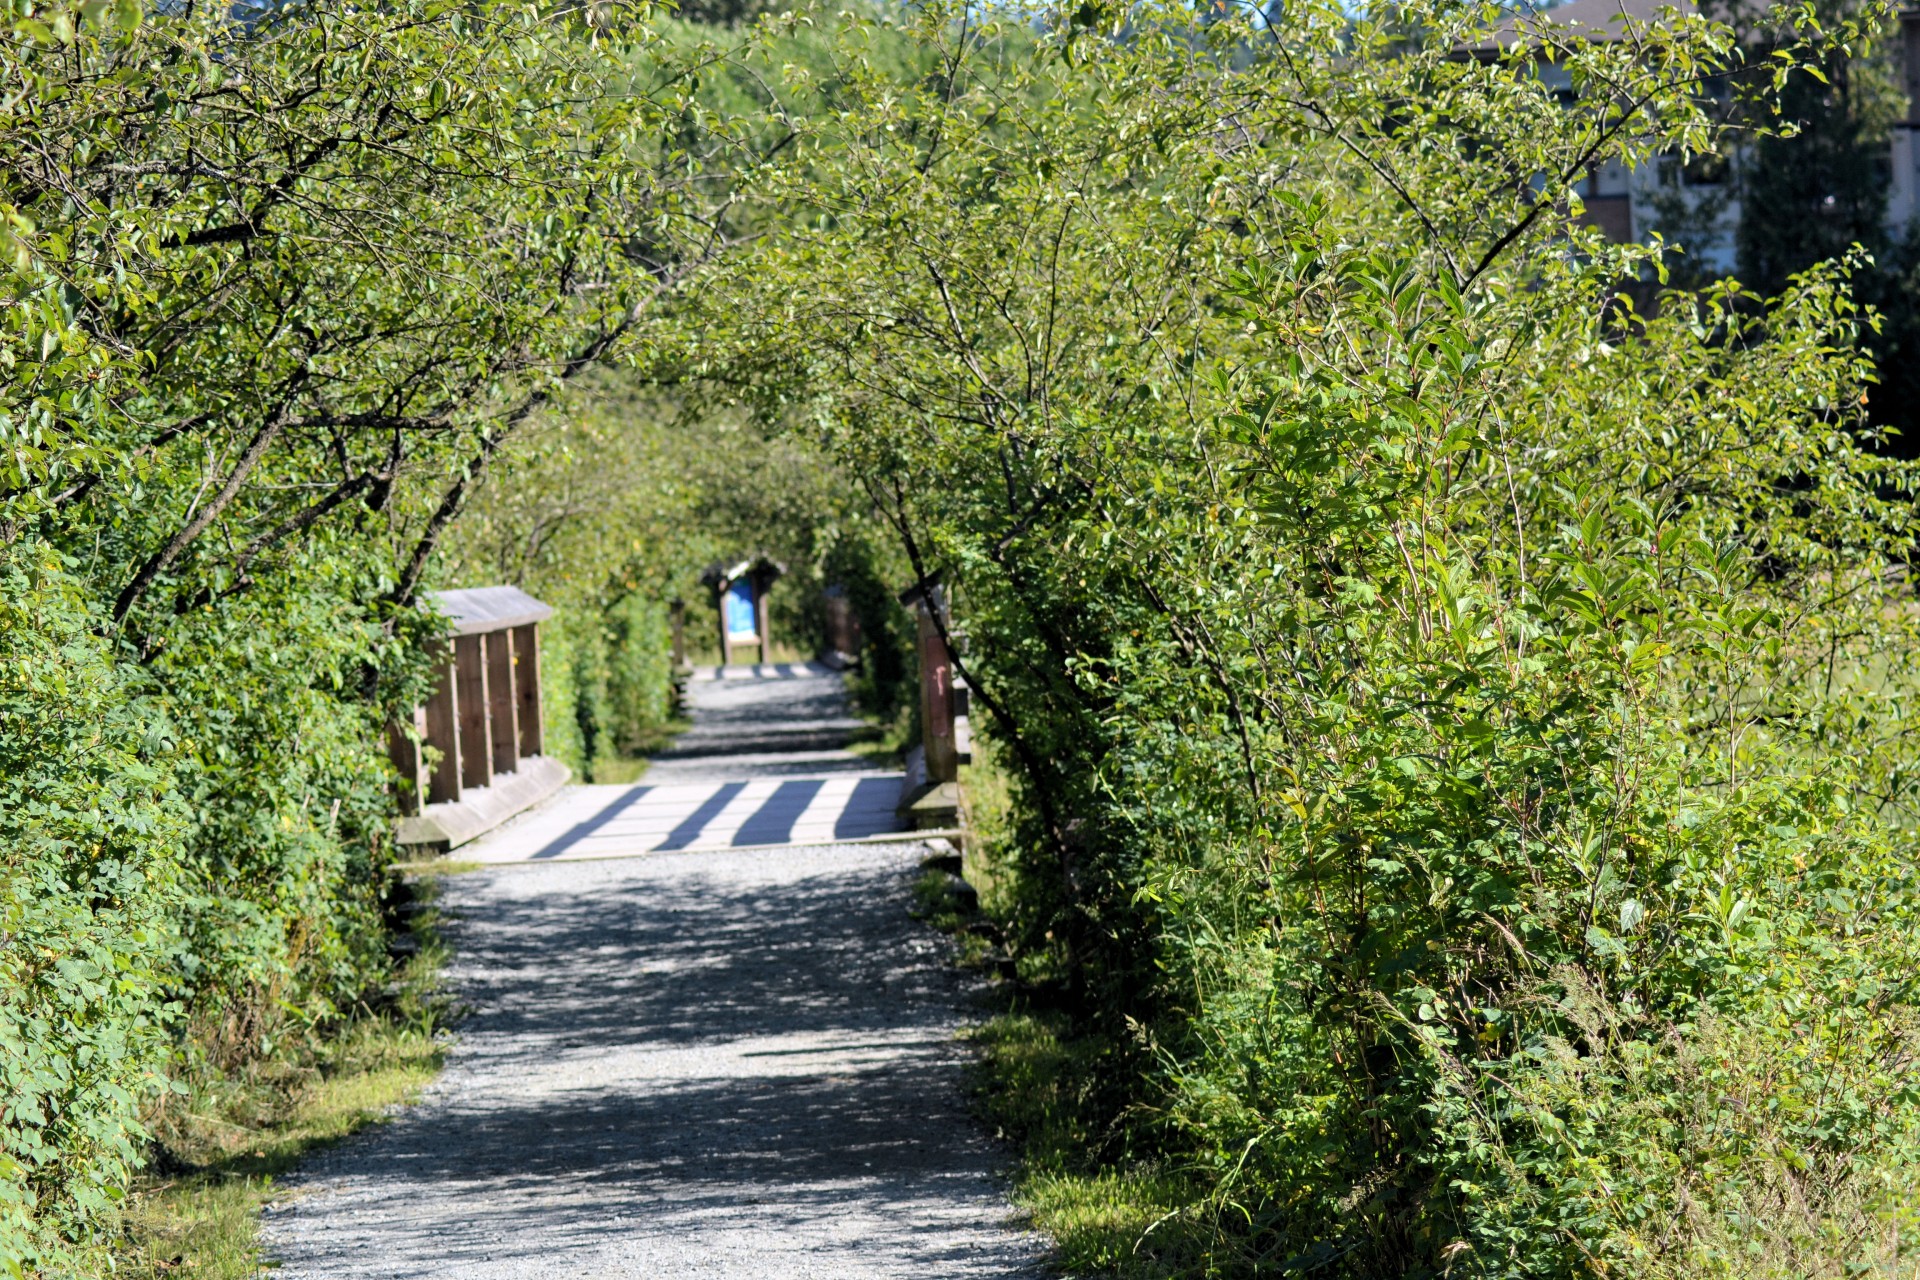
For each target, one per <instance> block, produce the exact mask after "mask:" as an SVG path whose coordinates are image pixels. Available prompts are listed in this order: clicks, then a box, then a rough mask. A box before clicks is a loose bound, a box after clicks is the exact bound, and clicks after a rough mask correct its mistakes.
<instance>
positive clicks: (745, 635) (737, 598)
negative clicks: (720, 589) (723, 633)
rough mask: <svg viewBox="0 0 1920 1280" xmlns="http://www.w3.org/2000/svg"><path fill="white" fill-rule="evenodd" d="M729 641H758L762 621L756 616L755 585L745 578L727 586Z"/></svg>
mask: <svg viewBox="0 0 1920 1280" xmlns="http://www.w3.org/2000/svg"><path fill="white" fill-rule="evenodd" d="M726 610H727V614H726V616H727V639H729V640H758V639H759V638H760V621H759V619H758V618H756V617H755V616H754V609H753V584H752V583H751V582H749V581H747V580H746V579H745V578H742V579H740V580H739V581H738V582H731V583H728V584H727V597H726Z"/></svg>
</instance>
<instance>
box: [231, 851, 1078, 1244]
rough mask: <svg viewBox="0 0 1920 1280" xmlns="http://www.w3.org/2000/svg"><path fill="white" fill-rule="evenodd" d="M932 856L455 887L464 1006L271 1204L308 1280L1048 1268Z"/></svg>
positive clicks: (658, 863)
mask: <svg viewBox="0 0 1920 1280" xmlns="http://www.w3.org/2000/svg"><path fill="white" fill-rule="evenodd" d="M924 853H925V847H924V846H923V845H919V844H900V845H859V846H848V845H839V846H826V847H812V848H791V849H780V850H761V851H749V852H742V853H731V852H717V853H686V854H662V855H655V856H650V857H644V858H634V859H627V860H619V861H609V862H592V863H574V864H568V863H552V864H543V865H538V866H531V867H529V866H510V867H501V868H499V869H497V870H489V871H485V872H477V873H469V874H465V875H459V876H454V877H450V878H449V879H448V880H447V881H446V882H445V892H444V898H443V901H444V903H445V905H446V907H447V908H448V911H449V914H450V915H451V916H452V917H453V919H452V920H451V921H450V923H449V925H448V931H449V934H450V937H451V940H452V942H453V944H454V948H455V956H456V959H455V961H454V963H453V965H452V967H451V972H450V977H451V980H452V982H453V984H454V987H455V989H456V990H457V991H458V992H459V994H460V996H461V997H462V999H463V1000H464V1001H465V1002H467V1003H468V1004H469V1005H470V1006H471V1010H472V1011H471V1013H470V1014H469V1015H468V1016H467V1018H466V1019H465V1021H464V1022H462V1024H461V1025H460V1027H459V1031H458V1040H457V1042H456V1044H455V1045H454V1047H453V1050H452V1054H451V1059H450V1062H449V1065H448V1067H447V1070H446V1072H445V1073H444V1075H443V1076H442V1077H441V1078H440V1080H439V1081H437V1082H436V1083H435V1084H434V1086H433V1087H432V1088H431V1089H430V1090H429V1092H428V1095H427V1097H426V1098H425V1100H424V1101H423V1102H422V1103H421V1104H420V1105H419V1106H416V1107H412V1108H409V1109H406V1110H404V1111H402V1112H401V1113H400V1114H399V1115H398V1116H396V1117H395V1118H394V1119H393V1120H392V1121H391V1122H389V1123H388V1124H386V1125H383V1126H379V1127H376V1128H374V1129H372V1130H369V1131H366V1132H364V1133H362V1134H361V1135H359V1136H358V1137H356V1138H354V1139H351V1140H349V1141H347V1142H345V1143H343V1144H341V1145H340V1146H338V1147H335V1148H332V1149H331V1150H328V1151H326V1152H323V1153H321V1154H320V1155H319V1156H318V1157H316V1158H315V1159H314V1160H313V1161H312V1162H311V1163H310V1165H309V1166H308V1167H307V1168H306V1169H305V1170H303V1172H302V1173H301V1174H300V1175H299V1176H298V1177H297V1178H296V1179H294V1180H293V1181H291V1182H290V1183H289V1184H288V1186H287V1187H286V1191H285V1194H284V1195H283V1196H282V1198H281V1199H280V1201H279V1202H278V1203H277V1204H276V1205H275V1206H274V1207H273V1208H272V1209H270V1210H269V1212H268V1214H267V1218H266V1244H267V1252H268V1254H269V1256H270V1257H271V1258H273V1259H275V1260H277V1262H278V1263H279V1264H280V1271H279V1274H280V1275H282V1276H285V1277H288V1278H289V1280H296V1278H297V1280H305V1278H307V1277H315V1278H318V1277H328V1278H335V1277H340V1278H344V1277H374V1276H381V1277H409V1278H411V1277H441V1276H445V1277H455V1276H458V1277H471V1278H473V1280H493V1278H495V1277H499V1278H505V1277H545V1276H556V1277H558V1276H567V1277H583V1278H599V1277H608V1278H611V1277H649V1278H651V1277H663V1278H664V1277H680V1276H687V1277H742V1278H746V1277H753V1278H755V1280H788V1278H792V1280H799V1278H800V1277H821V1278H823V1280H856V1278H864V1277H881V1276H888V1277H891V1276H902V1277H904V1276H935V1277H988V1276H992V1277H1029V1276H1032V1277H1037V1276H1039V1275H1041V1274H1044V1271H1043V1268H1042V1265H1041V1263H1042V1259H1043V1256H1044V1250H1043V1249H1042V1247H1041V1245H1040V1243H1039V1241H1038V1240H1037V1239H1036V1238H1035V1237H1034V1236H1032V1235H1031V1234H1028V1233H1025V1232H1023V1231H1021V1230H1019V1229H1018V1228H1017V1226H1016V1225H1015V1224H1013V1222H1012V1221H1011V1214H1010V1210H1009V1207H1008V1205H1007V1202H1006V1199H1005V1196H1004V1193H1003V1190H1002V1189H1001V1187H1000V1186H999V1185H998V1184H997V1182H996V1180H995V1177H994V1171H995V1167H996V1164H997V1163H998V1160H999V1158H1000V1153H999V1152H997V1151H996V1149H995V1148H994V1147H993V1146H992V1144H991V1143H989V1142H988V1141H987V1140H986V1139H985V1137H984V1136H983V1135H982V1134H981V1133H980V1131H979V1129H978V1127H977V1126H976V1125H975V1124H974V1123H973V1122H972V1120H971V1119H970V1118H969V1116H968V1114H967V1110H966V1106H965V1102H964V1098H963V1096H962V1090H961V1078H960V1072H961V1070H962V1066H963V1061H964V1051H963V1050H962V1048H961V1047H960V1046H959V1045H958V1044H957V1043H956V1041H955V1039H954V1033H955V1031H956V1030H957V1029H958V1028H959V1026H960V1025H961V1021H962V1015H961V1006H962V1004H963V999H962V997H963V994H964V993H963V991H962V988H961V979H960V978H959V977H958V976H957V975H956V974H955V973H954V971H953V970H952V969H951V968H949V967H948V966H947V965H946V963H945V953H944V945H945V944H944V941H943V940H942V939H940V938H939V936H938V935H936V934H933V933H931V932H930V931H928V930H926V929H924V928H922V927H921V926H919V925H917V924H915V923H914V922H913V921H912V920H911V919H910V918H909V916H908V914H907V907H908V902H909V892H908V886H909V883H910V881H911V878H912V876H913V875H914V874H915V873H916V871H917V867H918V861H919V858H920V857H921V856H922V855H923V854H924Z"/></svg>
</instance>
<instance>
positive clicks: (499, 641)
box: [486, 631, 520, 774]
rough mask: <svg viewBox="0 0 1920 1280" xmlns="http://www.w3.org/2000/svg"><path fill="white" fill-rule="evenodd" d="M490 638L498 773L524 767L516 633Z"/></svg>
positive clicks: (489, 670) (489, 683)
mask: <svg viewBox="0 0 1920 1280" xmlns="http://www.w3.org/2000/svg"><path fill="white" fill-rule="evenodd" d="M486 640H487V645H486V649H487V697H488V700H489V702H490V704H491V705H490V706H489V707H488V719H489V721H490V722H491V723H490V725H489V730H490V732H491V733H492V735H493V738H492V743H493V771H494V773H495V774H502V773H512V772H513V771H514V770H515V769H518V768H519V767H520V700H519V698H517V697H515V696H514V670H513V669H514V666H515V663H514V660H513V636H512V635H511V634H510V633H508V632H505V631H496V632H494V633H493V634H491V635H489V636H487V638H486Z"/></svg>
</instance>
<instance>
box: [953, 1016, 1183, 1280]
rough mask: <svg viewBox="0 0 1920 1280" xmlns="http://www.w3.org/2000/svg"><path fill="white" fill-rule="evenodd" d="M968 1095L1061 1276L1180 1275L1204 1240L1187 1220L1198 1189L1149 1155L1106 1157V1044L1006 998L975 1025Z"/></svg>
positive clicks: (1109, 1136) (1018, 1199) (1108, 1136)
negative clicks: (1011, 1161) (1011, 1156)
mask: <svg viewBox="0 0 1920 1280" xmlns="http://www.w3.org/2000/svg"><path fill="white" fill-rule="evenodd" d="M970 1038H971V1039H972V1041H973V1043H974V1045H975V1046H976V1047H977V1048H978V1049H979V1051H980V1056H979V1058H978V1060H977V1064H976V1066H975V1096H976V1098H977V1100H978V1107H979V1111H980V1114H981V1117H982V1118H983V1119H984V1120H985V1121H986V1122H987V1123H988V1125H989V1126H990V1127H991V1128H992V1130H993V1133H994V1135H995V1136H996V1137H998V1138H999V1139H1001V1140H1002V1141H1004V1142H1008V1143H1010V1144H1012V1145H1013V1147H1014V1149H1015V1150H1016V1151H1017V1152H1018V1153H1019V1164H1018V1167H1017V1170H1016V1172H1015V1176H1014V1202H1015V1203H1016V1204H1017V1205H1018V1206H1019V1207H1020V1208H1021V1210H1023V1211H1024V1212H1025V1213H1027V1214H1028V1215H1029V1217H1030V1218H1031V1219H1032V1221H1033V1225H1034V1226H1035V1227H1037V1228H1038V1229H1039V1230H1040V1231H1042V1232H1043V1233H1045V1234H1046V1235H1047V1236H1048V1237H1049V1238H1051V1239H1052V1240H1053V1242H1054V1244H1055V1246H1056V1248H1057V1250H1058V1255H1057V1262H1058V1265H1059V1266H1060V1267H1061V1268H1062V1270H1064V1271H1065V1272H1067V1273H1068V1274H1070V1275H1085V1274H1096V1275H1113V1276H1120V1277H1127V1278H1129V1280H1132V1278H1134V1277H1139V1278H1141V1280H1145V1278H1146V1277H1159V1276H1166V1275H1173V1274H1191V1273H1192V1271H1193V1269H1194V1268H1195V1266H1196V1264H1203V1263H1204V1257H1205V1246H1204V1243H1203V1241H1202V1240H1201V1238H1200V1237H1199V1235H1198V1234H1197V1233H1196V1232H1194V1231H1193V1229H1192V1226H1191V1223H1192V1221H1193V1219H1194V1215H1195V1214H1196V1213H1197V1212H1198V1211H1199V1210H1200V1209H1201V1208H1202V1207H1203V1205H1204V1201H1205V1188H1204V1187H1203V1186H1202V1185H1200V1184H1199V1183H1198V1181H1197V1180H1195V1179H1193V1178H1190V1177H1186V1176H1183V1175H1182V1174H1181V1173H1179V1172H1178V1171H1177V1170H1172V1169H1168V1168H1166V1167H1164V1166H1161V1165H1158V1164H1156V1163H1154V1162H1152V1161H1146V1160H1128V1159H1124V1158H1117V1159H1115V1158H1109V1159H1106V1160H1102V1159H1101V1158H1100V1156H1099V1154H1098V1153H1099V1152H1100V1151H1101V1149H1102V1148H1103V1147H1105V1146H1107V1145H1109V1144H1110V1143H1111V1141H1112V1139H1113V1136H1114V1135H1113V1134H1111V1133H1110V1132H1108V1131H1107V1128H1106V1126H1105V1125H1104V1124H1103V1123H1102V1122H1101V1120H1100V1118H1099V1117H1100V1112H1101V1108H1100V1106H1099V1104H1098V1096H1099V1094H1100V1093H1101V1091H1102V1070H1103V1068H1105V1067H1107V1066H1108V1065H1109V1055H1108V1053H1107V1052H1106V1051H1105V1048H1104V1046H1102V1045H1101V1044H1100V1043H1099V1042H1098V1041H1095V1040H1092V1039H1089V1038H1084V1037H1076V1036H1075V1035H1073V1034H1072V1032H1071V1030H1070V1024H1069V1022H1068V1020H1067V1019H1066V1018H1064V1017H1062V1016H1060V1015H1058V1014H1049V1013H1045V1012H1036V1011H1031V1010H1021V1009H1018V1008H1013V1009H1008V1010H1006V1011H1003V1012H1001V1013H998V1014H996V1015H995V1016H994V1017H992V1018H990V1019H989V1020H987V1021H986V1022H985V1023H984V1024H982V1025H981V1026H979V1027H977V1028H975V1029H974V1030H973V1032H972V1033H971V1036H970Z"/></svg>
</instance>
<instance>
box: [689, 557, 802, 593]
mask: <svg viewBox="0 0 1920 1280" xmlns="http://www.w3.org/2000/svg"><path fill="white" fill-rule="evenodd" d="M786 571H787V566H785V565H783V564H781V563H780V562H779V561H778V560H775V559H774V558H773V557H771V556H768V555H751V556H748V557H747V558H746V559H745V560H742V561H740V563H738V564H728V563H727V562H726V561H724V560H715V561H714V562H713V563H712V564H710V565H708V566H707V567H706V571H705V572H703V573H702V574H701V575H700V581H701V582H702V583H703V584H704V585H706V586H709V587H719V586H724V585H725V584H726V583H729V582H738V581H739V580H740V579H742V578H744V577H746V576H747V575H748V574H750V573H756V572H757V573H764V574H767V575H768V576H769V577H773V578H777V577H779V576H780V575H781V574H783V573H785V572H786Z"/></svg>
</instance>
